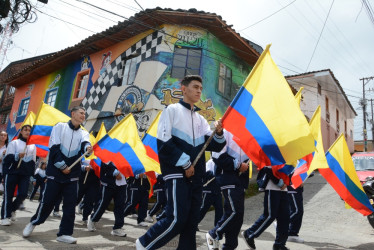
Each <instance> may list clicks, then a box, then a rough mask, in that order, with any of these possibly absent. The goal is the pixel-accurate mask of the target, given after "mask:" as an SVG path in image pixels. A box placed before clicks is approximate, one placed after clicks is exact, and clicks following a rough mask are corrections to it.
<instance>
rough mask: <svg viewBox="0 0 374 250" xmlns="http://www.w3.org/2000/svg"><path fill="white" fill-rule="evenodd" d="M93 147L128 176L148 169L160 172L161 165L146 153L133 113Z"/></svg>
mask: <svg viewBox="0 0 374 250" xmlns="http://www.w3.org/2000/svg"><path fill="white" fill-rule="evenodd" d="M93 148H94V152H95V155H96V156H97V157H99V158H100V159H101V161H102V162H110V161H111V162H112V163H113V164H114V165H115V166H116V167H117V169H118V170H119V171H120V172H121V173H122V174H123V175H124V176H126V177H128V176H134V175H136V174H141V173H144V172H148V171H156V172H157V173H160V165H159V164H158V163H157V162H156V161H155V160H153V159H151V158H150V157H149V156H148V155H147V153H146V149H145V147H144V145H143V143H142V141H141V140H140V138H139V135H138V130H137V127H136V122H135V119H134V117H133V116H132V114H129V115H127V116H126V117H125V118H123V119H122V120H121V121H120V122H119V123H117V124H116V125H115V126H114V127H113V128H112V129H111V130H110V131H109V132H108V134H106V135H105V136H104V137H103V138H102V139H101V140H100V141H99V142H98V143H97V144H96V145H95V146H94V147H93Z"/></svg>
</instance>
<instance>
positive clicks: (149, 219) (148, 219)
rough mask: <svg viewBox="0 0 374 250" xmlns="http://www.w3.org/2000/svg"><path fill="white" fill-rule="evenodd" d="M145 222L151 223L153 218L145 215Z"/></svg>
mask: <svg viewBox="0 0 374 250" xmlns="http://www.w3.org/2000/svg"><path fill="white" fill-rule="evenodd" d="M144 220H145V221H146V222H149V223H153V218H152V217H151V216H150V215H149V214H147V217H146V218H145V219H144Z"/></svg>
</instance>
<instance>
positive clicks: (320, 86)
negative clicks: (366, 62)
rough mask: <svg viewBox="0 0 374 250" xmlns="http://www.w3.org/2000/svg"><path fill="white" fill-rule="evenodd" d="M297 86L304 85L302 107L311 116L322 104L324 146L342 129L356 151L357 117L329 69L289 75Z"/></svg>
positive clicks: (349, 144) (326, 148)
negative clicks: (355, 126) (354, 135)
mask: <svg viewBox="0 0 374 250" xmlns="http://www.w3.org/2000/svg"><path fill="white" fill-rule="evenodd" d="M286 80H287V81H288V83H289V84H290V85H291V86H293V87H294V88H296V89H300V87H304V90H303V92H302V97H303V98H302V101H301V103H300V108H301V110H302V111H303V112H304V114H305V115H306V116H307V117H308V118H309V119H310V118H311V117H312V116H313V113H314V111H315V110H316V108H317V107H318V105H320V106H321V131H322V138H323V147H324V150H325V151H327V150H328V149H329V148H330V146H331V145H332V144H333V143H334V141H335V140H336V139H337V138H338V136H339V135H340V134H341V133H344V135H345V139H346V141H347V144H348V147H349V151H350V152H351V153H353V152H354V139H353V131H354V122H353V121H354V118H355V117H356V116H357V113H356V111H355V110H354V108H353V107H352V104H351V103H350V102H349V100H348V98H347V96H346V94H345V93H344V90H343V89H342V87H341V86H340V84H339V81H338V80H337V79H336V78H335V76H334V74H333V72H332V71H331V70H330V69H324V70H319V71H313V72H307V73H303V74H299V75H292V76H286Z"/></svg>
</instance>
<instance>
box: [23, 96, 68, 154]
mask: <svg viewBox="0 0 374 250" xmlns="http://www.w3.org/2000/svg"><path fill="white" fill-rule="evenodd" d="M69 120H70V117H69V116H67V115H65V114H64V113H62V112H61V111H60V110H58V109H55V108H54V107H51V106H49V105H48V104H45V103H44V102H42V106H41V108H40V109H39V111H38V114H37V115H36V118H35V123H34V126H33V128H32V130H31V134H30V137H29V139H28V142H27V143H28V144H35V146H36V154H37V156H39V157H42V158H45V157H47V154H48V151H49V149H48V143H49V136H50V135H51V132H52V128H53V126H54V125H56V123H58V122H67V121H69Z"/></svg>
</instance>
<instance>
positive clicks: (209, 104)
mask: <svg viewBox="0 0 374 250" xmlns="http://www.w3.org/2000/svg"><path fill="white" fill-rule="evenodd" d="M154 11H156V12H157V11H160V10H154ZM168 12H170V11H168ZM188 12H189V11H188ZM171 13H172V14H176V13H177V14H178V15H179V17H183V16H186V15H187V14H188V13H185V11H184V12H183V11H182V12H181V11H175V12H171ZM190 15H191V14H190ZM195 15H196V18H200V19H201V18H202V17H203V16H204V17H206V16H207V17H209V18H214V20H215V21H216V22H217V20H218V21H220V22H222V20H221V19H220V18H218V17H217V16H216V15H215V14H209V13H208V14H206V13H201V12H200V13H195ZM189 18H191V17H189ZM177 21H178V20H177V19H175V20H174V22H173V23H168V24H162V25H160V26H159V27H158V28H157V29H146V30H144V31H143V32H138V34H136V35H133V36H131V37H129V38H127V39H124V40H119V39H117V40H116V41H117V42H116V43H112V44H111V45H110V46H104V48H102V49H100V50H98V51H96V52H94V53H89V54H86V55H84V56H83V57H79V58H77V59H76V60H70V61H68V62H67V63H66V65H65V66H64V67H60V68H58V67H57V68H56V66H55V65H54V66H53V67H54V70H51V72H48V73H47V74H45V75H44V76H42V77H34V79H32V80H31V81H28V82H25V81H23V82H22V83H20V82H21V81H20V80H18V82H17V79H18V78H19V77H21V75H20V76H19V77H18V78H17V76H13V78H12V79H10V80H9V84H11V85H12V84H13V85H14V86H15V87H16V88H17V91H16V95H15V97H14V102H13V106H12V110H11V112H10V122H9V124H8V128H7V131H8V132H9V133H10V134H12V133H15V131H16V129H18V127H19V126H20V124H21V123H22V121H23V120H24V119H25V117H26V115H27V113H28V112H30V111H33V112H34V113H37V111H38V109H39V107H40V105H41V101H42V100H43V101H44V102H45V103H47V104H49V105H51V106H54V107H55V108H57V109H59V110H61V111H62V112H64V113H66V114H68V115H69V110H70V108H71V107H72V106H75V105H82V106H83V107H85V108H86V112H87V121H86V123H85V124H84V126H85V128H86V129H87V130H89V131H94V132H97V131H98V130H99V128H100V125H101V123H102V122H104V124H105V127H106V129H107V130H109V129H111V128H112V127H113V125H114V124H115V123H117V122H118V121H119V120H121V119H122V118H123V117H125V116H126V115H127V114H128V113H130V112H131V113H133V115H134V117H135V120H136V121H137V126H138V130H139V134H142V133H144V132H145V130H146V129H147V128H148V126H149V125H150V124H151V122H152V121H153V118H154V117H155V115H156V114H157V112H158V111H159V110H162V109H163V108H164V107H165V106H167V105H169V104H171V103H175V102H178V101H179V99H180V98H182V94H181V91H180V80H181V79H182V78H183V77H184V76H185V75H188V74H198V75H201V76H202V78H203V93H202V97H201V100H200V101H199V103H198V104H197V106H198V107H199V108H201V111H200V113H201V114H202V115H203V116H204V117H205V118H206V119H207V120H208V121H215V120H217V119H218V118H220V117H221V116H222V115H223V113H224V112H225V110H226V108H227V107H228V105H229V104H230V102H231V100H232V98H233V97H234V96H235V94H236V92H237V90H238V89H239V88H240V86H241V85H242V83H243V81H244V80H245V79H246V77H247V76H248V74H249V72H250V70H251V69H252V67H253V66H254V62H255V61H256V60H257V58H258V57H259V55H260V52H261V51H256V50H255V49H253V47H251V46H250V45H248V41H246V40H245V39H243V38H240V36H238V34H236V33H235V32H233V31H231V32H232V34H231V36H234V38H235V39H239V40H241V41H240V42H241V44H243V43H247V45H248V46H247V48H248V49H247V51H244V52H245V53H244V54H243V49H242V48H240V51H239V52H238V50H235V47H233V45H235V44H229V43H228V42H227V41H228V40H227V39H233V37H231V38H230V37H225V36H224V35H225V34H222V35H223V36H222V37H223V39H220V38H219V37H217V36H220V35H221V33H220V32H217V31H211V30H210V29H209V27H207V26H204V25H201V26H202V27H198V26H196V24H193V25H188V24H186V23H183V25H182V24H178V23H177ZM197 21H198V20H197ZM119 26H120V25H119ZM227 27H229V26H227ZM227 27H226V28H227ZM115 29H117V30H118V29H121V28H120V27H115ZM226 36H227V34H226ZM113 37H114V36H113ZM89 39H90V38H88V40H89ZM82 43H84V42H82ZM91 47H93V45H91ZM57 54H58V53H57ZM61 54H63V53H61ZM65 54H66V53H64V55H62V56H65ZM246 57H247V58H246ZM248 58H249V59H248ZM42 63H43V61H41V62H40V64H41V66H39V67H37V69H41V67H42V66H43V64H42ZM52 63H53V60H52V59H51V60H50V62H49V64H50V65H52ZM44 65H46V64H44ZM53 67H50V68H53ZM27 70H29V72H30V74H31V70H32V69H26V71H27ZM34 70H35V67H34ZM31 78H32V77H31ZM12 81H13V82H12Z"/></svg>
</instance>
